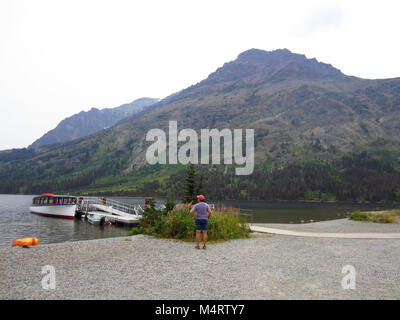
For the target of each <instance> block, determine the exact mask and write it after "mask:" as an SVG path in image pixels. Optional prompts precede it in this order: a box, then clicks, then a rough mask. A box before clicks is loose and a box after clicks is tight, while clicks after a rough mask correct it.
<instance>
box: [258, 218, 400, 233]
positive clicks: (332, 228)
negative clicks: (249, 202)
mask: <svg viewBox="0 0 400 320" xmlns="http://www.w3.org/2000/svg"><path fill="white" fill-rule="evenodd" d="M253 225H255V226H260V227H268V228H276V229H284V230H293V231H304V232H307V231H310V232H361V233H362V232H376V233H386V232H388V233H392V232H400V223H373V222H362V221H353V220H349V219H338V220H329V221H320V222H313V223H302V224H281V223H253Z"/></svg>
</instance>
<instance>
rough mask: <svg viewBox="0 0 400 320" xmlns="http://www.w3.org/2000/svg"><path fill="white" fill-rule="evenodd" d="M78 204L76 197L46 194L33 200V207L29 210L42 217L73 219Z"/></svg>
mask: <svg viewBox="0 0 400 320" xmlns="http://www.w3.org/2000/svg"><path fill="white" fill-rule="evenodd" d="M77 202H78V201H77V197H74V196H64V195H54V194H51V193H44V194H42V195H41V196H37V197H34V198H33V200H32V206H31V207H29V210H30V212H31V213H34V214H38V215H41V216H46V217H55V218H64V219H73V218H74V217H75V212H76V207H77Z"/></svg>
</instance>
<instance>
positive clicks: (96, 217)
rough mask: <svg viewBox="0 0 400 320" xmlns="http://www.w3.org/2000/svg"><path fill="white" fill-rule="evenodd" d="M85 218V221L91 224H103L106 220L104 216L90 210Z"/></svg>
mask: <svg viewBox="0 0 400 320" xmlns="http://www.w3.org/2000/svg"><path fill="white" fill-rule="evenodd" d="M86 218H87V221H88V222H89V223H91V224H103V223H105V222H107V221H108V220H107V219H106V217H105V216H103V215H100V214H97V213H94V212H90V213H89V214H88V215H87V217H86Z"/></svg>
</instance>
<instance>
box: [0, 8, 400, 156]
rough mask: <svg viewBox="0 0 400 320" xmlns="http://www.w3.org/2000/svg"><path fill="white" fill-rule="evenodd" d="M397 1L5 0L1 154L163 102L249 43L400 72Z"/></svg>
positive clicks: (357, 70) (362, 68)
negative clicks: (97, 117) (71, 122)
mask: <svg viewBox="0 0 400 320" xmlns="http://www.w3.org/2000/svg"><path fill="white" fill-rule="evenodd" d="M399 13H400V1H397V0H395V1H385V0H380V1H354V0H345V1H321V0H319V1H284V0H279V1H276V0H274V1H266V0H264V1H251V0H245V1H235V0H228V1H225V0H224V1H223V0H212V1H208V0H201V1H200V0H198V1H191V0H182V1H175V0H163V1H156V0H146V1H133V0H130V1H122V0H121V1H120V0H109V1H101V0H93V1H91V0H78V1H76V0H65V1H64V0H0V110H1V114H0V150H3V149H9V148H17V147H26V146H28V145H29V144H31V143H32V142H33V141H34V140H36V139H37V138H39V137H40V136H42V135H43V134H44V133H46V132H47V131H49V130H51V129H53V128H54V127H55V126H56V125H57V124H58V123H59V122H60V121H61V120H63V119H64V118H66V117H68V116H71V115H72V114H74V113H77V112H80V111H82V110H85V111H87V110H89V109H90V108H92V107H97V108H105V107H117V106H119V105H121V104H123V103H127V102H130V101H133V100H135V99H137V98H140V97H145V96H146V97H154V98H164V97H166V96H168V95H169V94H171V93H173V92H176V91H179V90H181V89H184V88H186V87H188V86H190V85H192V84H195V83H197V82H199V81H201V80H203V79H204V78H206V77H207V76H208V75H209V74H210V73H211V72H213V71H215V70H216V69H217V68H218V67H220V66H222V64H223V63H224V62H228V61H231V60H234V59H235V58H236V57H237V55H238V54H239V53H241V52H243V51H245V50H248V49H250V48H258V49H264V50H275V49H279V48H288V49H289V50H291V51H292V52H295V53H302V54H305V55H306V56H307V57H308V58H313V57H315V58H317V59H318V61H322V62H325V63H330V64H332V65H333V66H335V67H336V68H339V69H340V70H342V72H344V73H345V74H348V75H354V76H358V77H363V78H371V79H374V78H390V77H400V41H399V31H400V19H399Z"/></svg>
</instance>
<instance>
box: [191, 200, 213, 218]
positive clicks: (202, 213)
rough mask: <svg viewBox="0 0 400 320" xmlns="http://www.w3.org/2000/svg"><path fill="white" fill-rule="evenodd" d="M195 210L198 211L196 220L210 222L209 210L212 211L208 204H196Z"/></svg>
mask: <svg viewBox="0 0 400 320" xmlns="http://www.w3.org/2000/svg"><path fill="white" fill-rule="evenodd" d="M193 210H194V211H196V220H201V219H203V220H208V210H210V207H209V206H208V204H207V203H205V202H201V203H196V204H195V205H194V207H193Z"/></svg>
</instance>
